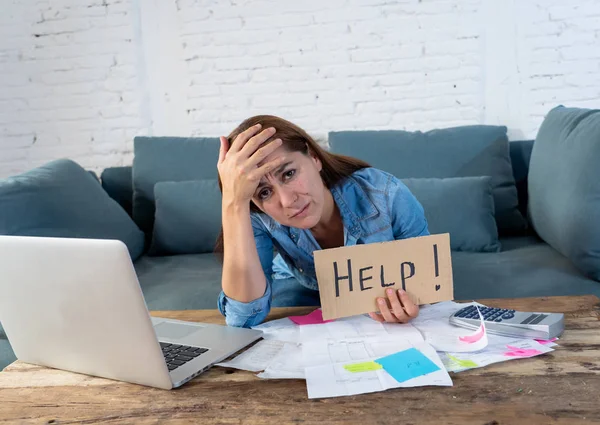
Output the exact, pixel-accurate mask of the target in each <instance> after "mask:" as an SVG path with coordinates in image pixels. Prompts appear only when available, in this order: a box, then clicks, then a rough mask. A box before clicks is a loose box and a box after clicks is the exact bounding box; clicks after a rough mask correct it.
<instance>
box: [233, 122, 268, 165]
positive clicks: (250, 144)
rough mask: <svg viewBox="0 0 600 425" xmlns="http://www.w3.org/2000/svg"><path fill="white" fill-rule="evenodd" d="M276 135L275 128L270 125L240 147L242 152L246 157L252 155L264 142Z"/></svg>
mask: <svg viewBox="0 0 600 425" xmlns="http://www.w3.org/2000/svg"><path fill="white" fill-rule="evenodd" d="M274 135H275V128H273V127H269V128H266V129H264V130H263V131H261V132H260V133H258V134H257V135H255V136H253V137H251V138H250V140H248V141H247V142H246V143H244V146H242V148H241V149H240V153H241V154H242V155H243V156H244V157H247V158H249V157H251V156H252V155H253V154H254V152H256V150H257V149H258V148H259V147H260V146H261V145H262V144H263V143H265V142H266V141H267V140H269V139H270V138H271V137H273V136H274Z"/></svg>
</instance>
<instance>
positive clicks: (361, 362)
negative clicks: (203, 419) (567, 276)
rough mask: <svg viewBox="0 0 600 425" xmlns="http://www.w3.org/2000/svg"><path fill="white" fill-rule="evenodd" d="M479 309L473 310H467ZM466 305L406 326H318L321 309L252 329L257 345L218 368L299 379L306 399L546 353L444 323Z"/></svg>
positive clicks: (444, 307) (424, 311) (425, 313)
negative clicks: (257, 331)
mask: <svg viewBox="0 0 600 425" xmlns="http://www.w3.org/2000/svg"><path fill="white" fill-rule="evenodd" d="M472 304H473V305H478V304H477V303H472ZM466 305H468V304H457V303H454V302H452V301H448V302H442V303H438V304H434V305H429V306H423V307H422V308H421V311H420V314H419V317H417V318H416V319H414V320H413V321H412V322H411V323H410V324H390V323H379V322H376V321H374V320H372V319H371V318H369V317H368V316H363V315H359V316H353V317H346V318H341V319H337V320H335V321H323V317H322V314H321V310H320V309H317V310H315V311H313V312H312V313H311V314H309V315H306V316H292V317H289V318H284V319H279V320H274V321H271V322H267V323H264V324H262V325H259V326H255V327H254V329H260V330H262V331H263V338H264V339H263V340H261V341H259V342H258V343H257V344H255V345H254V346H253V347H251V348H250V349H248V350H247V351H245V352H244V353H242V354H240V355H239V356H237V357H235V358H234V359H233V360H230V361H227V362H223V363H219V364H218V365H219V366H227V367H234V368H238V369H244V370H249V371H253V372H261V371H262V372H261V373H259V374H258V375H257V376H258V377H260V378H265V379H306V384H307V389H308V396H309V398H321V397H336V396H344V395H353V394H362V393H369V392H375V391H383V390H386V389H389V388H398V387H416V386H425V385H438V386H451V385H452V380H451V378H450V376H449V375H448V372H460V371H463V370H467V369H472V368H477V367H483V366H487V365H488V364H492V363H497V362H501V361H507V360H513V359H518V358H523V357H532V356H536V355H540V354H544V353H547V352H550V351H553V349H552V348H551V347H552V346H553V345H556V344H554V343H553V342H552V341H536V340H531V339H515V338H506V337H501V336H497V335H491V334H488V333H487V331H486V329H485V324H484V322H483V318H482V317H481V315H480V318H481V326H480V327H479V329H477V330H476V331H472V330H468V329H463V328H459V327H456V326H453V325H451V324H450V323H449V322H448V318H449V317H450V315H452V314H453V313H455V312H456V311H457V310H459V309H460V308H463V307H465V306H466Z"/></svg>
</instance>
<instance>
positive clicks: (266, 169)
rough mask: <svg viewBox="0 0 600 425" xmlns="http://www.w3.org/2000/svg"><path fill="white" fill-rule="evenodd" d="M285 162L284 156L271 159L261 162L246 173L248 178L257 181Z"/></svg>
mask: <svg viewBox="0 0 600 425" xmlns="http://www.w3.org/2000/svg"><path fill="white" fill-rule="evenodd" d="M284 162H285V158H282V157H279V158H275V159H274V160H272V161H269V162H266V163H264V164H262V165H261V166H260V167H258V168H256V169H255V170H253V171H251V172H250V173H248V178H249V179H251V180H253V181H259V180H260V179H262V177H263V176H264V175H265V174H267V173H270V172H271V171H273V170H274V169H276V168H277V167H279V166H281V165H282V164H283V163H284Z"/></svg>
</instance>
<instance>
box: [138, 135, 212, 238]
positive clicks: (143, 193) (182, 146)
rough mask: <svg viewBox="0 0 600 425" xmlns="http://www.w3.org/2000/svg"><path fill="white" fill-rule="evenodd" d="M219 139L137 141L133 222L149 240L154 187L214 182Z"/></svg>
mask: <svg viewBox="0 0 600 425" xmlns="http://www.w3.org/2000/svg"><path fill="white" fill-rule="evenodd" d="M219 147H220V144H219V139H218V138H217V137H214V138H199V137H194V138H183V137H136V138H135V139H134V155H135V156H134V159H133V219H134V221H135V222H136V223H137V225H138V226H140V229H142V230H143V231H144V232H146V234H147V235H148V236H150V235H151V233H152V226H153V223H154V209H155V206H154V185H155V184H156V183H158V182H163V181H176V182H179V181H188V180H201V179H216V178H217V177H218V175H217V160H218V158H219Z"/></svg>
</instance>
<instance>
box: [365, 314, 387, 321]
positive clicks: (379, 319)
mask: <svg viewBox="0 0 600 425" xmlns="http://www.w3.org/2000/svg"><path fill="white" fill-rule="evenodd" d="M369 317H370V318H371V319H373V320H375V321H377V322H379V323H383V322H385V319H384V318H383V317H382V316H381V315H380V314H377V313H369Z"/></svg>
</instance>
